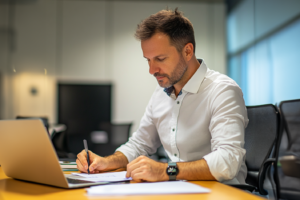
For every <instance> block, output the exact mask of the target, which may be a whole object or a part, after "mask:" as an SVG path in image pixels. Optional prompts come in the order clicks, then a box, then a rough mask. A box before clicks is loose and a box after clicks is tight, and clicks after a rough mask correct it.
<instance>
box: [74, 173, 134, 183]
mask: <svg viewBox="0 0 300 200" xmlns="http://www.w3.org/2000/svg"><path fill="white" fill-rule="evenodd" d="M72 174H73V175H76V176H80V177H83V178H84V179H83V180H88V181H93V182H118V181H130V180H132V178H126V171H122V172H110V173H101V174H86V173H72Z"/></svg>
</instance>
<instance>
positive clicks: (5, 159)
mask: <svg viewBox="0 0 300 200" xmlns="http://www.w3.org/2000/svg"><path fill="white" fill-rule="evenodd" d="M82 148H83V146H82ZM0 162H1V168H2V169H3V171H4V173H5V174H6V175H7V176H9V177H12V178H14V179H18V180H24V181H30V182H35V183H41V184H46V185H51V186H56V187H61V188H80V187H88V186H92V185H101V184H110V183H111V182H91V181H87V180H79V179H82V177H79V176H75V175H71V174H64V173H63V171H62V168H61V167H60V164H59V159H58V157H57V155H56V152H55V149H54V147H53V145H52V142H51V139H50V136H49V135H48V133H47V131H46V129H45V126H44V125H43V122H42V121H41V120H40V119H22V120H21V119H18V120H0ZM123 183H124V182H123Z"/></svg>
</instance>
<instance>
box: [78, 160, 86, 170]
mask: <svg viewBox="0 0 300 200" xmlns="http://www.w3.org/2000/svg"><path fill="white" fill-rule="evenodd" d="M76 164H77V169H78V170H79V171H81V172H85V169H84V167H83V165H82V164H81V162H80V161H79V159H78V158H77V159H76Z"/></svg>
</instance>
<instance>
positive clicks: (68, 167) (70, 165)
mask: <svg viewBox="0 0 300 200" xmlns="http://www.w3.org/2000/svg"><path fill="white" fill-rule="evenodd" d="M59 164H60V167H61V168H62V169H63V171H78V169H77V164H76V162H68V161H59Z"/></svg>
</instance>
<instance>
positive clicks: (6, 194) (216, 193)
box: [0, 167, 263, 200]
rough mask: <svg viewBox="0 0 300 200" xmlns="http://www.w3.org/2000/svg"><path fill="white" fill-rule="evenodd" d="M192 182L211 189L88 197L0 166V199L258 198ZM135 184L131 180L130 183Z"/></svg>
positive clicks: (219, 185) (216, 184)
mask: <svg viewBox="0 0 300 200" xmlns="http://www.w3.org/2000/svg"><path fill="white" fill-rule="evenodd" d="M191 182H192V183H194V184H198V185H201V186H203V187H206V188H209V189H211V193H208V194H177V195H144V196H107V197H89V196H87V195H86V191H85V189H61V188H56V187H51V186H46V185H40V184H36V183H29V182H24V181H19V180H14V179H12V178H9V177H7V176H6V175H5V174H4V172H3V170H2V168H1V167H0V200H15V199H16V200H17V199H22V200H27V199H28V200H29V199H30V200H34V199H42V200H60V199H64V200H69V199H70V200H77V199H78V200H79V199H80V200H81V199H93V200H94V199H112V200H117V199H122V200H127V199H133V200H141V199H143V200H144V199H145V200H154V199H155V200H182V199H184V200H194V199H195V200H196V199H197V200H199V199H209V200H212V199H216V200H219V199H222V200H235V199H243V200H248V199H251V200H259V199H263V198H260V197H258V196H255V195H252V194H249V193H247V192H244V191H242V190H239V189H236V188H232V187H230V186H227V185H224V184H222V183H219V182H216V181H191ZM133 184H134V183H133Z"/></svg>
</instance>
